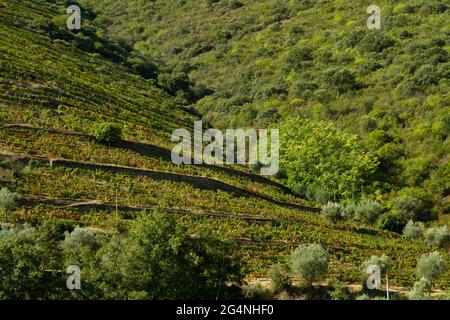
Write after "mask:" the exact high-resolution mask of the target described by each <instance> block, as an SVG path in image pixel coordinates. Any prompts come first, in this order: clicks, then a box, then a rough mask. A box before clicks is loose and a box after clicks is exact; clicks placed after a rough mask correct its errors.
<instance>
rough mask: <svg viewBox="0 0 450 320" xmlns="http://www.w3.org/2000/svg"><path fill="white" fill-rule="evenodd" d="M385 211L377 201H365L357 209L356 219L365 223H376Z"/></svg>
mask: <svg viewBox="0 0 450 320" xmlns="http://www.w3.org/2000/svg"><path fill="white" fill-rule="evenodd" d="M383 210H384V209H383V206H382V205H381V204H379V203H378V202H376V201H363V202H361V203H360V204H358V206H357V207H356V210H355V219H356V220H359V221H361V222H364V223H374V222H375V221H376V220H377V219H378V217H379V216H380V215H381V214H382V213H383Z"/></svg>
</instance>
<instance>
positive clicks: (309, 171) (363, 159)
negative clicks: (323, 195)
mask: <svg viewBox="0 0 450 320" xmlns="http://www.w3.org/2000/svg"><path fill="white" fill-rule="evenodd" d="M280 161H281V165H282V167H283V168H284V169H285V170H286V174H287V177H288V184H289V186H290V187H291V188H294V187H297V188H298V186H303V188H304V189H307V188H315V189H317V188H319V187H320V188H321V189H322V190H323V189H326V190H329V191H330V192H331V193H332V194H333V195H334V197H338V196H341V197H343V198H350V197H353V196H354V195H357V194H358V193H359V192H361V190H364V189H365V188H367V189H370V184H371V182H372V181H373V180H374V179H375V177H374V173H375V171H376V169H377V166H378V162H377V159H376V158H375V157H374V156H373V155H372V154H370V153H368V152H367V151H366V150H364V148H363V146H362V145H361V144H360V142H359V141H358V139H357V138H356V137H355V136H352V135H348V134H346V133H344V132H342V131H340V130H338V129H337V128H335V127H334V126H333V125H331V124H329V123H324V122H312V121H308V120H306V119H302V118H291V119H289V120H287V121H285V122H284V123H282V125H281V126H280Z"/></svg>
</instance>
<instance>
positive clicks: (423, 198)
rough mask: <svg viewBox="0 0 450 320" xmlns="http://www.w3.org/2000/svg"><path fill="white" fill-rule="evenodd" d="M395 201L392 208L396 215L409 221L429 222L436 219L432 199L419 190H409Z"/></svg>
mask: <svg viewBox="0 0 450 320" xmlns="http://www.w3.org/2000/svg"><path fill="white" fill-rule="evenodd" d="M402 193H403V194H402V195H400V196H399V197H397V198H395V199H393V201H392V206H393V209H394V210H395V212H396V213H398V214H399V215H400V216H402V217H403V218H404V219H407V220H414V221H416V220H418V221H428V220H432V219H435V218H436V215H435V214H434V212H433V211H432V209H433V206H434V201H433V199H432V197H431V196H430V195H428V194H425V193H424V192H423V191H421V190H418V189H413V188H409V189H406V190H404V191H403V192H402Z"/></svg>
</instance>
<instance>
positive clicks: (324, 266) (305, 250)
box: [289, 244, 329, 284]
mask: <svg viewBox="0 0 450 320" xmlns="http://www.w3.org/2000/svg"><path fill="white" fill-rule="evenodd" d="M289 262H290V267H291V270H292V272H293V273H294V275H296V276H298V277H299V278H301V279H304V280H306V281H307V282H308V284H311V283H312V282H314V281H317V280H320V279H322V278H323V277H324V276H325V275H326V274H327V272H328V264H329V255H328V253H327V252H326V251H325V249H323V248H322V246H321V245H319V244H311V245H303V246H300V247H298V248H297V249H295V251H294V252H293V253H292V254H291V256H290V258H289Z"/></svg>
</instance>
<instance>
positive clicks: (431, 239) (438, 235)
mask: <svg viewBox="0 0 450 320" xmlns="http://www.w3.org/2000/svg"><path fill="white" fill-rule="evenodd" d="M424 236H425V242H426V244H427V246H429V247H433V248H445V247H447V246H448V245H449V244H450V231H449V230H448V227H447V226H441V227H435V228H430V229H428V230H426V231H425V234H424Z"/></svg>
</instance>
